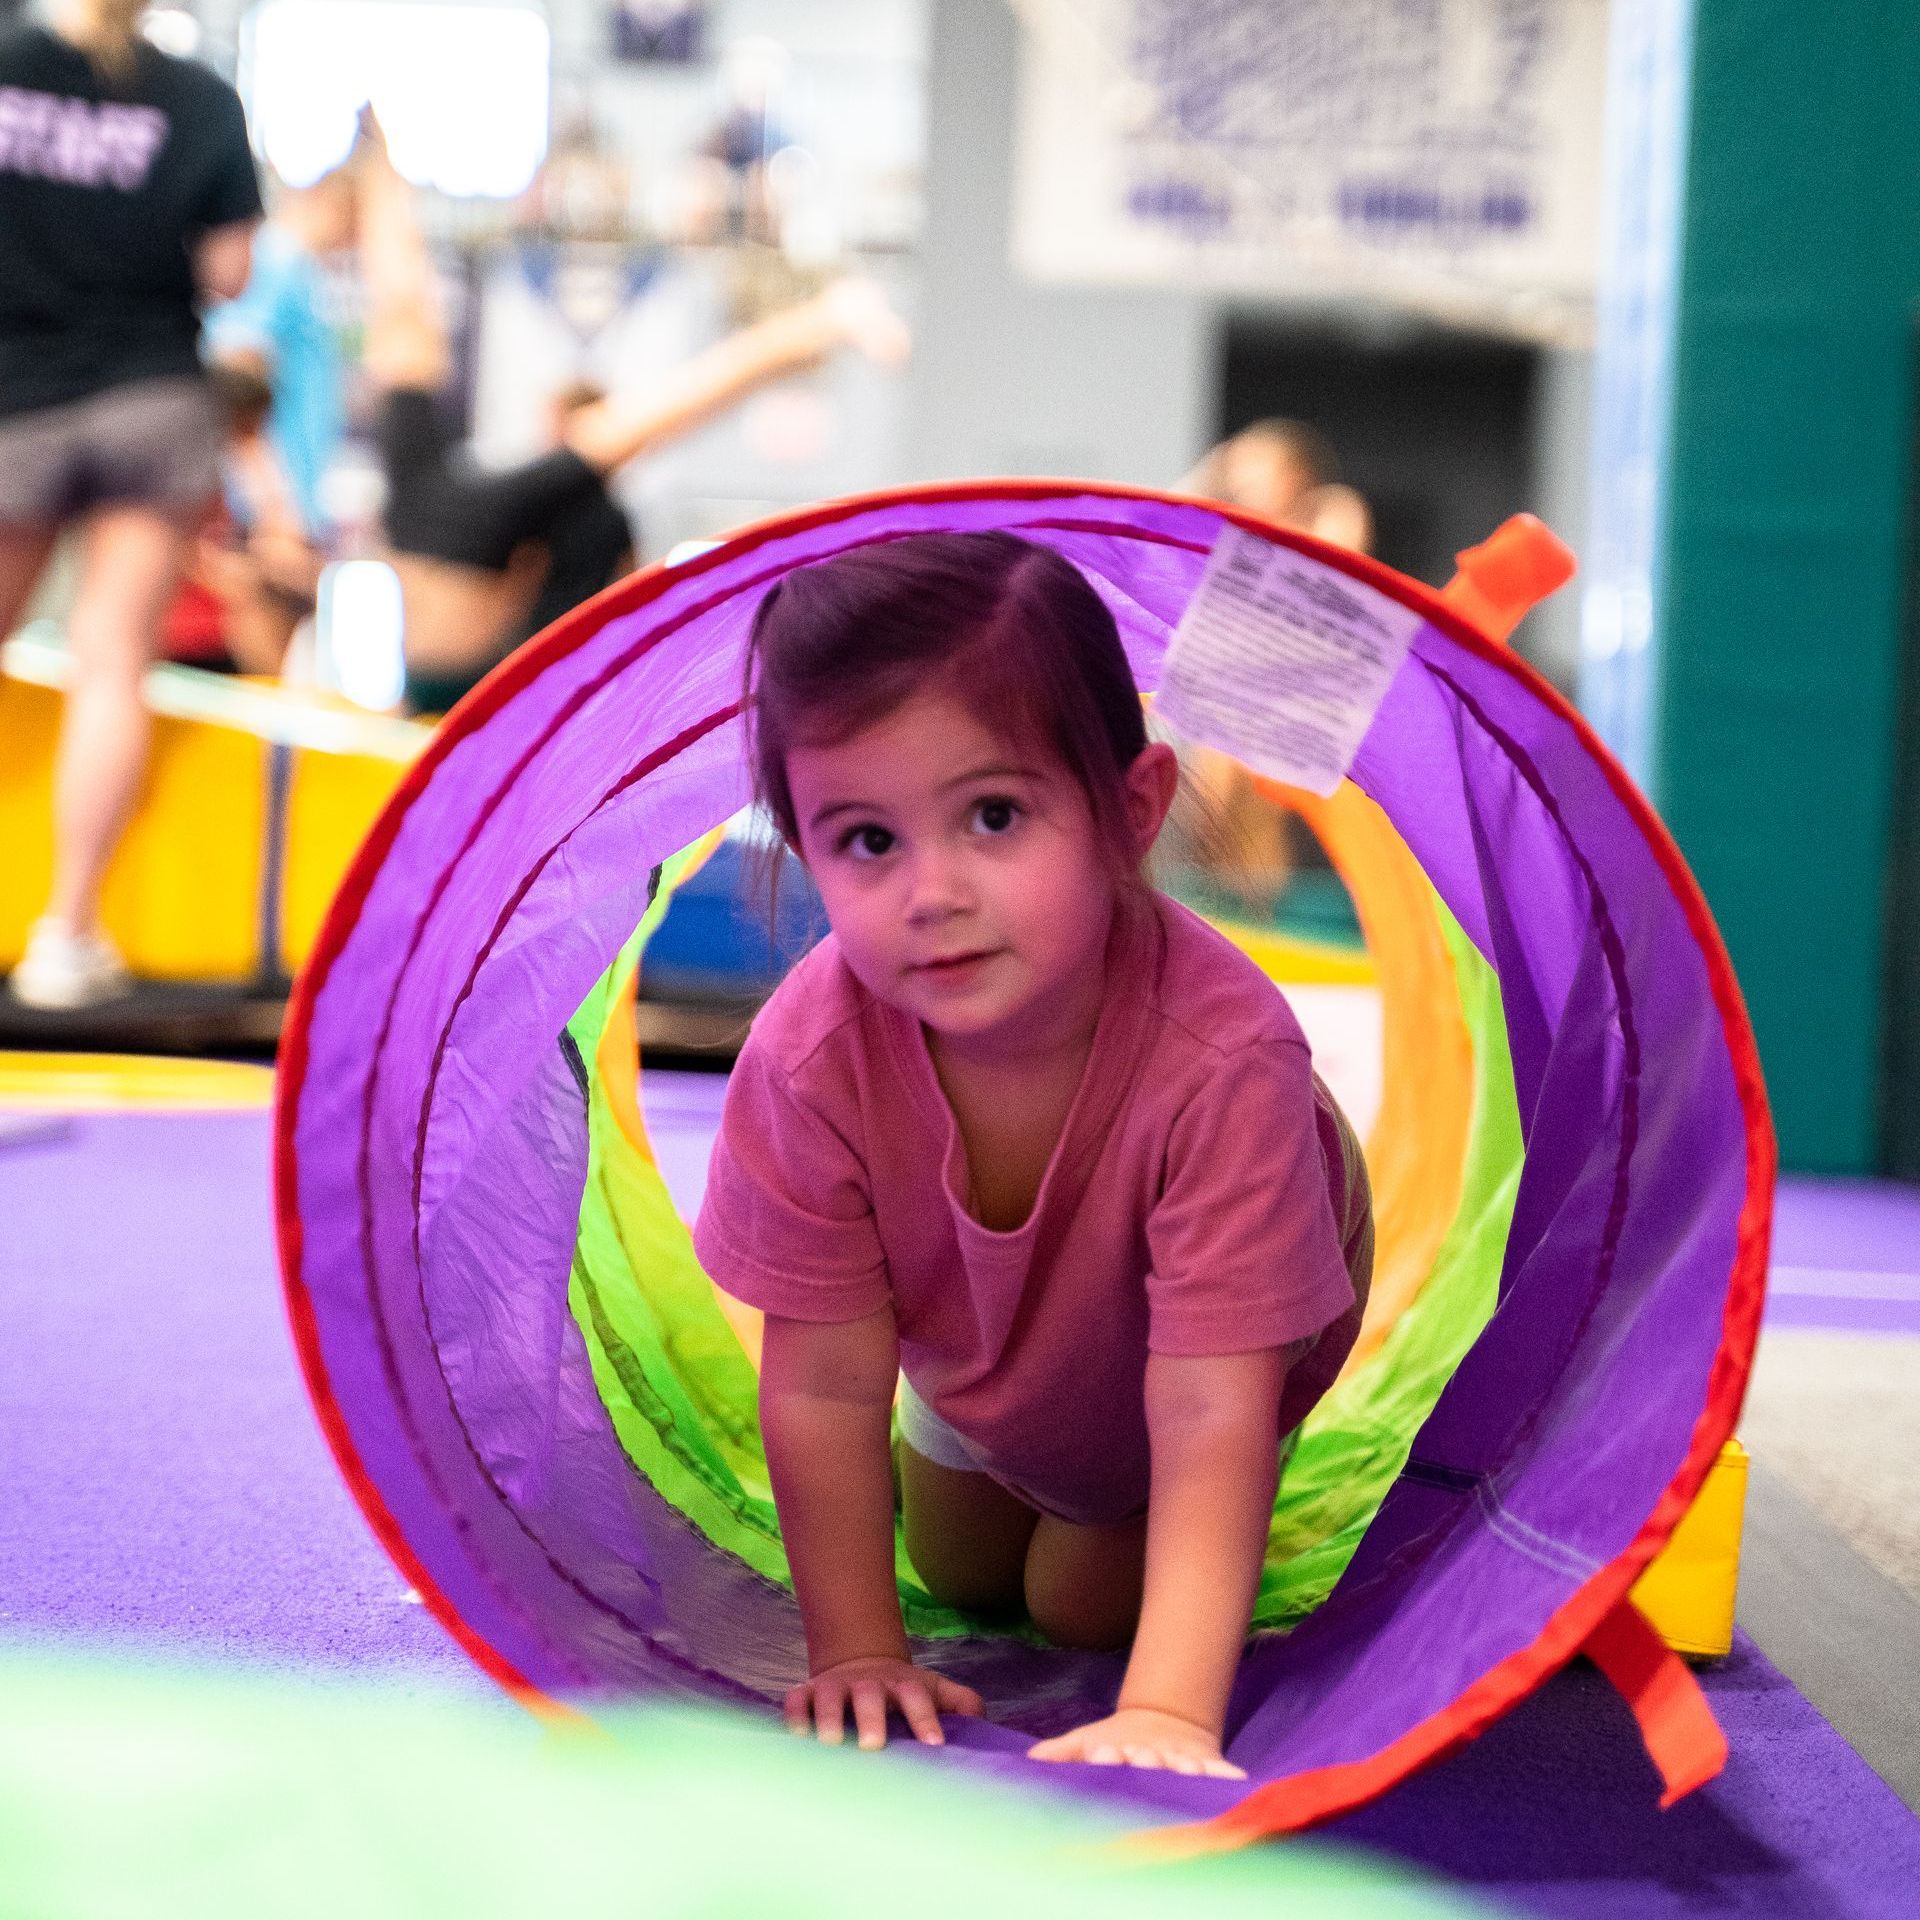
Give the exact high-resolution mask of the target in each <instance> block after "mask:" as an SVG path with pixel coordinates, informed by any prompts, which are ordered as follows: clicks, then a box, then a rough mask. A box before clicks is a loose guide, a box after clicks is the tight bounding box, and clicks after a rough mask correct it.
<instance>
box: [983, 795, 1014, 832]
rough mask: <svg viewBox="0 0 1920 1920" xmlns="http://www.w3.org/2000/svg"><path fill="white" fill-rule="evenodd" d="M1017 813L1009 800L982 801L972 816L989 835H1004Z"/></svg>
mask: <svg viewBox="0 0 1920 1920" xmlns="http://www.w3.org/2000/svg"><path fill="white" fill-rule="evenodd" d="M1019 811H1020V809H1019V808H1018V807H1016V806H1015V805H1014V803H1013V802H1012V801H1011V800H982V801H981V802H980V804H979V806H978V807H976V808H975V809H974V814H975V817H976V818H977V819H978V820H979V822H980V824H981V825H982V826H983V827H985V828H986V830H987V831H988V832H989V833H1005V832H1006V830H1007V829H1008V828H1009V827H1010V826H1012V825H1013V822H1014V818H1015V816H1016V815H1017V814H1018V813H1019Z"/></svg>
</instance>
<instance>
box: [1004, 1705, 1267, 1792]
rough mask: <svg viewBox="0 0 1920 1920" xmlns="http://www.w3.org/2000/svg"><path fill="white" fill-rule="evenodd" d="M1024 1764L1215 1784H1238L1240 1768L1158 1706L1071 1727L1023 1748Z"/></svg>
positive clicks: (1215, 1741)
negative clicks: (1073, 1764)
mask: <svg viewBox="0 0 1920 1920" xmlns="http://www.w3.org/2000/svg"><path fill="white" fill-rule="evenodd" d="M1027 1758H1028V1759H1029V1760H1081V1761H1085V1762H1086V1763H1087V1765H1089V1766H1094V1767H1164V1768H1166V1769H1167V1770H1168V1771H1169V1772H1171V1773H1204V1774H1207V1775H1209V1776H1210V1777H1211V1778H1213V1779H1215V1780H1244V1779H1245V1778H1246V1777H1247V1774H1246V1769H1245V1768H1244V1767H1236V1766H1234V1765H1232V1764H1231V1763H1230V1762H1229V1761H1227V1760H1226V1759H1224V1758H1223V1757H1222V1756H1221V1752H1220V1738H1219V1736H1218V1735H1217V1734H1214V1733H1210V1732H1208V1730H1207V1729H1206V1728H1205V1727H1202V1726H1196V1725H1195V1724H1194V1722H1193V1721H1191V1720H1182V1719H1181V1718H1180V1716H1179V1715H1178V1714H1177V1713H1163V1712H1161V1710H1160V1709H1159V1708H1158V1707H1122V1708H1120V1710H1119V1711H1118V1712H1117V1713H1110V1714H1108V1716H1107V1717H1106V1718H1105V1719H1104V1720H1095V1721H1094V1722H1093V1723H1092V1724H1091V1725H1089V1726H1084V1727H1076V1728H1075V1729H1074V1730H1073V1732H1071V1733H1063V1734H1061V1735H1060V1736H1059V1737H1058V1738H1057V1739H1054V1740H1042V1741H1041V1742H1040V1744H1039V1745H1038V1746H1037V1747H1029V1748H1028V1749H1027Z"/></svg>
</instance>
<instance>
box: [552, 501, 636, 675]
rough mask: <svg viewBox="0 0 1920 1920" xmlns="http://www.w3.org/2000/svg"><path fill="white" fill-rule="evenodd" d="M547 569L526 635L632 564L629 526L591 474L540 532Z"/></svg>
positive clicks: (632, 543) (577, 602)
mask: <svg viewBox="0 0 1920 1920" xmlns="http://www.w3.org/2000/svg"><path fill="white" fill-rule="evenodd" d="M542 538H543V539H544V540H545V541H546V546H547V571H546V574H545V576H544V578H543V579H542V580H541V582H540V591H539V592H538V593H537V594H536V595H535V596H534V601H533V605H532V607H530V608H529V609H528V612H527V620H526V631H527V635H528V637H529V638H531V637H532V636H533V635H534V634H536V633H538V632H540V631H541V630H542V629H543V628H545V627H549V626H551V625H552V624H553V623H554V621H556V620H558V619H559V618H560V616H561V615H562V614H563V613H571V612H572V611H573V610H574V608H575V607H577V606H579V605H580V603H581V602H582V601H583V600H591V599H592V598H593V596H594V595H595V594H596V593H599V592H600V591H601V590H602V589H603V588H606V587H610V586H612V585H613V583H614V582H615V581H616V580H618V579H619V578H620V576H621V574H622V573H623V572H624V571H625V570H626V569H627V568H629V567H631V566H632V565H633V547H634V540H633V525H632V523H631V522H630V521H629V520H628V519H627V516H626V515H625V513H623V512H622V511H621V509H620V505H619V502H618V501H616V500H615V499H614V497H613V495H612V494H611V493H610V492H608V490H607V484H606V482H605V481H604V480H602V479H600V477H599V476H598V475H597V474H596V475H595V476H594V485H593V486H592V487H591V488H587V489H584V490H583V491H582V492H581V493H580V495H579V496H578V497H576V498H575V499H574V501H573V502H572V503H571V504H570V505H569V506H568V508H567V511H566V512H565V513H563V514H557V515H555V517H554V519H553V522H552V524H551V525H550V526H549V527H548V529H547V531H546V533H545V534H544V535H543V536H542Z"/></svg>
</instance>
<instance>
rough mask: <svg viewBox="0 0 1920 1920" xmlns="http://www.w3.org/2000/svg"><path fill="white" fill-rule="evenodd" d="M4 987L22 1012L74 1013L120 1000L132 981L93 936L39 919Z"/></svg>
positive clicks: (109, 947)
mask: <svg viewBox="0 0 1920 1920" xmlns="http://www.w3.org/2000/svg"><path fill="white" fill-rule="evenodd" d="M7 988H8V991H9V992H11V993H12V995H13V997H14V998H15V999H16V1000H18V1001H19V1002H20V1004H21V1005H22V1006H23V1007H41V1008H44V1009H46V1010H47V1011H49V1012H55V1011H58V1012H73V1011H75V1010H76V1009H78V1008H81V1007H97V1006H99V1005H101V1004H102V1003H103V1002H105V1001H108V1000H120V999H124V998H125V997H126V995H127V994H129V993H131V992H132V991H133V981H132V979H131V978H130V976H129V975H128V973H127V969H126V967H125V966H124V965H123V964H122V962H121V959H120V956H119V955H118V954H117V953H115V952H114V950H113V947H112V945H111V943H110V942H108V941H106V940H103V939H102V938H101V937H100V935H98V934H97V933H69V932H68V931H67V929H66V928H65V927H63V926H60V925H59V924H58V923H57V922H55V921H52V920H40V921H37V922H35V924H34V929H33V932H32V934H31V935H29V936H28V939H27V950H26V952H25V953H24V954H22V955H21V957H20V964H19V965H18V966H17V967H15V968H14V970H13V972H12V973H11V974H10V975H9V976H8V978H7Z"/></svg>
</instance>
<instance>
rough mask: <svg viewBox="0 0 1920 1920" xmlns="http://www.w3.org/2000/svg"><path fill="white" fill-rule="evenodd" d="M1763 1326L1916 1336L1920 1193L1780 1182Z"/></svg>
mask: <svg viewBox="0 0 1920 1920" xmlns="http://www.w3.org/2000/svg"><path fill="white" fill-rule="evenodd" d="M1767 1325H1768V1326H1770V1327H1811V1328H1825V1329H1828V1330H1830V1331H1832V1332H1836V1333H1884V1334H1895V1335H1905V1336H1908V1337H1915V1336H1920V1188H1913V1187H1900V1186H1894V1185H1892V1184H1891V1183H1889V1182H1886V1181H1875V1180H1804V1179H1803V1180H1783V1181H1782V1182H1781V1183H1780V1190H1779V1195H1778V1199H1777V1203H1776V1210H1775V1213H1774V1227H1773V1273H1772V1278H1771V1282H1770V1285H1769V1291H1768V1298H1767ZM1917 1906H1920V1903H1917Z"/></svg>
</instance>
